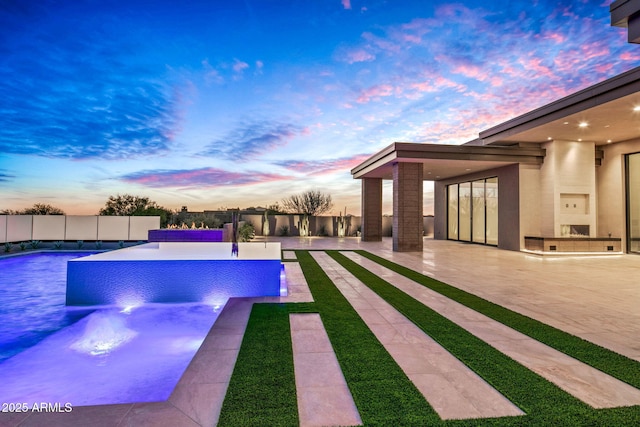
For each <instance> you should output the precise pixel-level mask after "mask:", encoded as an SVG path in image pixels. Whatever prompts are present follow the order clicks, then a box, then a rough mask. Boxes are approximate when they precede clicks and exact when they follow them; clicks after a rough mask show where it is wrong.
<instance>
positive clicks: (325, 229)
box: [318, 225, 329, 237]
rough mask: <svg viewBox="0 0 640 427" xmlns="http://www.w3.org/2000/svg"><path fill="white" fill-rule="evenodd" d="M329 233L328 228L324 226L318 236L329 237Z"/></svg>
mask: <svg viewBox="0 0 640 427" xmlns="http://www.w3.org/2000/svg"><path fill="white" fill-rule="evenodd" d="M328 235H329V233H328V232H327V227H325V226H324V225H322V226H320V230H319V231H318V236H324V237H326V236H328Z"/></svg>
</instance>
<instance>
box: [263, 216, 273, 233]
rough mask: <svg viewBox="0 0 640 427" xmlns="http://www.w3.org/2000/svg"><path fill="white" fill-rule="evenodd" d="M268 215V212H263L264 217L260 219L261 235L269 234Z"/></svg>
mask: <svg viewBox="0 0 640 427" xmlns="http://www.w3.org/2000/svg"><path fill="white" fill-rule="evenodd" d="M270 231H271V230H270V229H269V214H268V211H264V217H263V218H262V235H263V236H268V235H269V232H270Z"/></svg>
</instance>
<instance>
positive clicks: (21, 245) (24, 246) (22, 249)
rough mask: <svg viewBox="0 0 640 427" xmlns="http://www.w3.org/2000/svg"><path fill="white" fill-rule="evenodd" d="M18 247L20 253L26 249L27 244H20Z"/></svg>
mask: <svg viewBox="0 0 640 427" xmlns="http://www.w3.org/2000/svg"><path fill="white" fill-rule="evenodd" d="M18 245H19V246H20V250H21V251H24V250H25V249H27V242H20V243H19V244H18Z"/></svg>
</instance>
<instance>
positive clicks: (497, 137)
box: [480, 67, 640, 145]
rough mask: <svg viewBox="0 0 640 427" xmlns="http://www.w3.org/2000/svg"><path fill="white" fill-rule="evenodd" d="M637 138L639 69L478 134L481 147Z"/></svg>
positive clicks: (639, 128) (603, 142)
mask: <svg viewBox="0 0 640 427" xmlns="http://www.w3.org/2000/svg"><path fill="white" fill-rule="evenodd" d="M635 138H640V67H638V68H635V69H633V70H631V71H628V72H626V73H623V74H620V75H619V76H616V77H613V78H611V79H609V80H606V81H604V82H601V83H598V84H596V85H593V86H591V87H589V88H587V89H584V90H581V91H579V92H576V93H574V94H572V95H569V96H567V97H565V98H562V99H559V100H558V101H555V102H552V103H550V104H547V105H545V106H544V107H541V108H538V109H535V110H533V111H530V112H528V113H526V114H523V115H521V116H519V117H516V118H514V119H512V120H509V121H506V122H504V123H502V124H499V125H498V126H495V127H493V128H490V129H488V130H485V131H483V132H480V143H481V144H483V145H510V144H513V143H520V142H535V143H543V142H546V141H549V140H565V141H579V140H582V141H585V142H586V141H588V142H594V143H595V144H596V145H606V144H612V143H616V142H621V141H628V140H630V139H635Z"/></svg>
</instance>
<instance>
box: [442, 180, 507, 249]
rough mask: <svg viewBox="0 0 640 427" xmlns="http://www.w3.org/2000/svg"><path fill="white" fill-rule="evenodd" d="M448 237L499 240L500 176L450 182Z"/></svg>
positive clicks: (466, 240)
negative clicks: (456, 182)
mask: <svg viewBox="0 0 640 427" xmlns="http://www.w3.org/2000/svg"><path fill="white" fill-rule="evenodd" d="M447 238H449V239H451V240H460V241H465V242H473V243H481V244H487V245H497V244H498V178H497V177H494V178H487V179H479V180H476V181H470V182H461V183H458V184H452V185H449V186H447Z"/></svg>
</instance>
